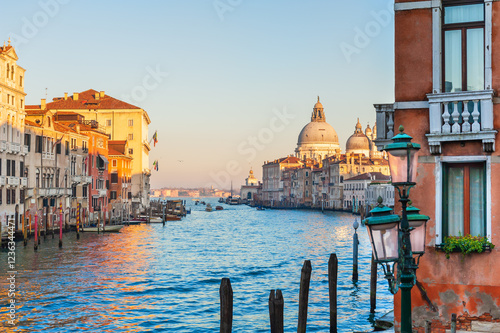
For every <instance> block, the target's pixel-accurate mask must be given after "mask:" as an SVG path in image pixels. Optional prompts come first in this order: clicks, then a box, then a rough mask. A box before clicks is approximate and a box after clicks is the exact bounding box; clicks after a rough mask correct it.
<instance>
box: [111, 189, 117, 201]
mask: <svg viewBox="0 0 500 333" xmlns="http://www.w3.org/2000/svg"><path fill="white" fill-rule="evenodd" d="M109 195H110V199H111V200H115V199H116V191H111V192H109Z"/></svg>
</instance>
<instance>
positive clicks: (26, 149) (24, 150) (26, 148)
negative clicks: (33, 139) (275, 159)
mask: <svg viewBox="0 0 500 333" xmlns="http://www.w3.org/2000/svg"><path fill="white" fill-rule="evenodd" d="M29 152H30V148H29V146H25V145H22V146H21V155H28V153H29Z"/></svg>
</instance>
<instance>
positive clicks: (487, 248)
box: [435, 244, 492, 254]
mask: <svg viewBox="0 0 500 333" xmlns="http://www.w3.org/2000/svg"><path fill="white" fill-rule="evenodd" d="M435 249H436V251H439V252H445V250H444V244H436V245H435ZM491 250H492V249H491V246H490V245H483V252H475V251H474V252H471V253H484V252H491ZM451 252H452V253H462V249H460V247H459V246H458V245H457V246H455V248H454V249H453V251H451ZM471 253H469V254H471Z"/></svg>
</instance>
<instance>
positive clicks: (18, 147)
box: [0, 42, 27, 233]
mask: <svg viewBox="0 0 500 333" xmlns="http://www.w3.org/2000/svg"><path fill="white" fill-rule="evenodd" d="M17 60H18V58H17V55H16V53H15V50H14V48H12V47H10V42H9V46H7V47H6V48H2V47H0V160H1V163H2V170H1V172H0V193H1V195H2V200H1V203H0V224H1V229H2V233H6V232H7V222H8V221H12V222H14V224H15V227H16V230H18V229H20V228H21V225H22V224H21V214H22V213H23V211H24V200H23V199H22V200H19V198H20V196H24V194H23V189H24V186H23V183H22V179H21V178H22V177H24V175H23V174H22V173H23V170H20V163H21V161H24V156H25V154H26V153H27V152H26V151H25V150H23V149H24V117H25V111H24V101H25V96H26V94H25V92H24V83H25V79H24V78H25V70H24V69H23V68H22V67H20V66H19V65H18V64H17ZM7 67H8V68H9V70H7ZM12 68H14V72H12ZM12 73H14V74H13V75H12ZM7 74H8V75H9V76H8V77H7ZM21 77H22V78H21ZM7 98H8V100H7ZM7 160H9V161H14V163H15V165H16V167H15V168H16V174H15V175H11V176H10V177H8V176H7V172H6V171H7V167H6V165H7V162H6V161H7ZM9 179H10V180H9ZM23 179H24V178H23ZM24 181H25V179H24ZM7 190H10V191H15V198H16V201H15V202H11V203H9V204H7V200H6V199H7Z"/></svg>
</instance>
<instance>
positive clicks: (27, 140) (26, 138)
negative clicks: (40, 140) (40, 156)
mask: <svg viewBox="0 0 500 333" xmlns="http://www.w3.org/2000/svg"><path fill="white" fill-rule="evenodd" d="M24 145H25V146H28V152H30V151H31V134H24Z"/></svg>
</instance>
